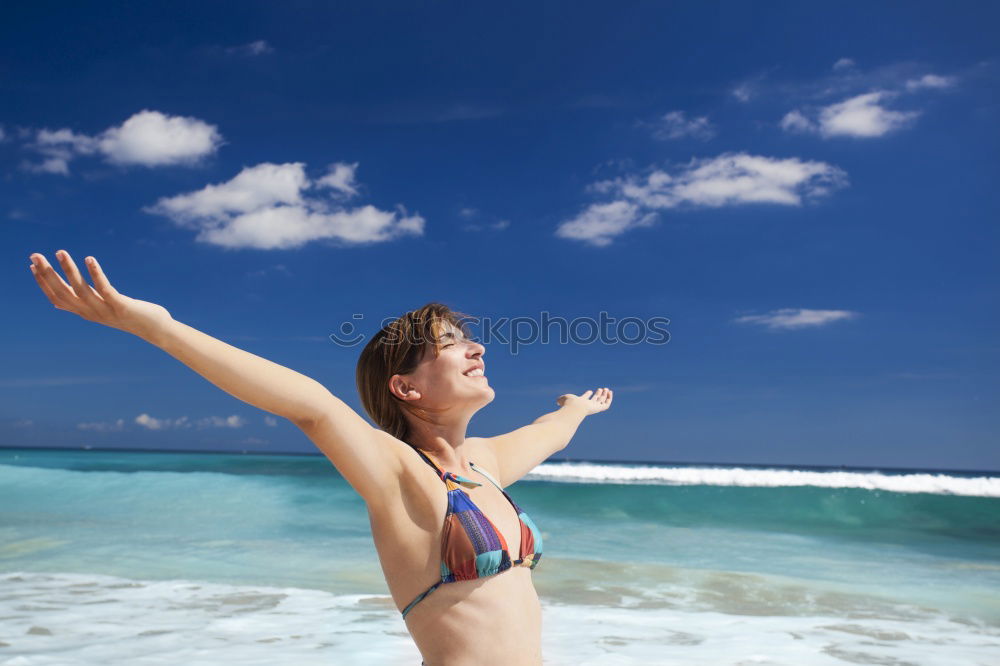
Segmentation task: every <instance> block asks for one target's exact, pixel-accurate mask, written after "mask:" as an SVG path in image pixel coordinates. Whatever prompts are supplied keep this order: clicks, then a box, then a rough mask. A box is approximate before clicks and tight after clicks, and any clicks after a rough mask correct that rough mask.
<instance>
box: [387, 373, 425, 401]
mask: <svg viewBox="0 0 1000 666" xmlns="http://www.w3.org/2000/svg"><path fill="white" fill-rule="evenodd" d="M389 391H390V392H391V393H392V394H393V395H394V396H396V397H397V398H399V399H400V400H419V399H420V391H418V390H417V388H416V387H415V386H413V385H412V384H411V383H410V382H408V381H406V379H404V378H403V377H402V376H401V375H393V376H392V378H391V379H390V380H389Z"/></svg>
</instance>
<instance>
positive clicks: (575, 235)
mask: <svg viewBox="0 0 1000 666" xmlns="http://www.w3.org/2000/svg"><path fill="white" fill-rule="evenodd" d="M654 219H655V214H653V213H646V214H643V212H642V209H641V208H640V207H639V206H638V205H637V204H635V203H631V202H629V201H612V202H610V203H603V204H591V205H590V206H588V207H587V209H586V210H584V211H583V212H582V213H580V214H579V215H577V216H576V217H575V218H573V219H571V220H568V221H566V222H563V223H562V224H560V225H559V228H558V229H556V236H559V237H560V238H569V239H572V240H578V241H583V242H585V243H589V244H590V245H595V246H597V247H604V246H605V245H610V244H611V241H612V240H613V239H614V238H615V237H616V236H620V235H621V234H623V233H625V232H626V231H628V230H629V229H634V228H637V227H645V226H649V225H650V224H652V223H653V221H654Z"/></svg>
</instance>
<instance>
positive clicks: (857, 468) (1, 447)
mask: <svg viewBox="0 0 1000 666" xmlns="http://www.w3.org/2000/svg"><path fill="white" fill-rule="evenodd" d="M0 451H74V452H80V451H84V452H97V453H183V454H206V455H233V456H261V457H270V456H277V457H300V458H325V456H324V455H323V454H322V453H320V452H318V451H315V452H313V451H250V450H247V449H237V450H233V449H228V450H227V449H159V448H140V447H97V446H8V445H5V444H0ZM546 463H549V464H551V463H588V464H597V465H656V466H682V467H708V468H731V467H736V468H745V469H761V470H765V469H787V470H823V471H827V470H829V471H852V472H887V473H904V474H913V473H939V474H940V473H945V474H961V475H965V474H974V475H979V476H989V477H1000V470H992V469H989V470H987V469H983V470H976V469H954V468H927V467H872V466H861V465H815V464H794V463H742V462H683V461H664V460H616V459H597V458H574V457H561V458H554V457H553V458H548V459H546V460H545V461H543V463H542V464H546Z"/></svg>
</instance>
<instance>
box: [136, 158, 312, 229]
mask: <svg viewBox="0 0 1000 666" xmlns="http://www.w3.org/2000/svg"><path fill="white" fill-rule="evenodd" d="M308 186H309V179H308V178H307V177H306V173H305V164H303V163H302V162H290V163H287V164H271V163H270V162H264V163H262V164H258V165H257V166H254V167H246V168H244V169H243V170H242V171H241V172H240V173H239V174H237V175H236V177H234V178H233V179H232V180H230V181H228V182H225V183H221V184H219V185H206V186H205V187H204V188H202V189H200V190H198V191H196V192H189V193H188V194H178V195H177V196H173V197H165V198H162V199H160V200H159V201H157V202H156V205H155V206H152V207H151V208H150V209H148V210H147V212H151V213H158V214H161V215H166V216H167V217H170V218H171V219H173V220H174V221H175V222H181V223H201V222H203V221H205V220H214V221H219V222H225V221H226V220H228V219H230V218H231V217H232V215H233V214H239V213H247V212H250V211H255V210H260V209H262V208H267V207H270V206H275V205H279V204H293V205H297V204H301V203H302V201H303V200H302V190H303V189H305V188H307V187H308Z"/></svg>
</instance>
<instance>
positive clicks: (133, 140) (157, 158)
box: [97, 111, 222, 167]
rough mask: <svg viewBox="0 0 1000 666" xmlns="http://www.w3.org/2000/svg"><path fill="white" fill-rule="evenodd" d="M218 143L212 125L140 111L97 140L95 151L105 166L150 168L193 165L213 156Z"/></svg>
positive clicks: (220, 138)
mask: <svg viewBox="0 0 1000 666" xmlns="http://www.w3.org/2000/svg"><path fill="white" fill-rule="evenodd" d="M221 143H222V136H221V135H220V134H219V132H218V129H217V128H216V127H215V125H209V124H208V123H206V122H204V121H201V120H198V119H197V118H189V117H183V116H166V115H164V114H162V113H160V112H159V111H140V112H139V113H137V114H135V115H133V116H132V117H131V118H129V119H128V120H126V121H125V122H124V123H122V124H121V125H120V126H118V127H112V128H109V129H107V130H105V131H104V133H103V134H101V136H99V137H98V138H97V147H98V150H100V151H101V152H102V153H103V154H104V155H105V157H106V158H107V159H108V161H109V162H112V163H115V164H139V165H142V166H150V167H152V166H164V165H171V164H193V163H195V162H197V161H198V160H200V159H202V158H203V157H205V156H206V155H210V154H212V153H214V152H215V151H216V150H217V149H218V147H219V145H220V144H221Z"/></svg>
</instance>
